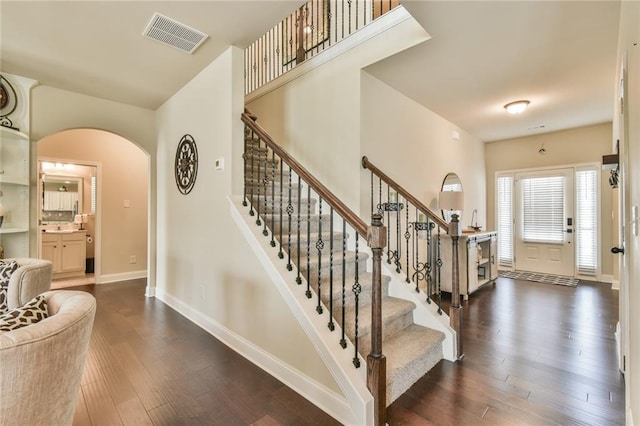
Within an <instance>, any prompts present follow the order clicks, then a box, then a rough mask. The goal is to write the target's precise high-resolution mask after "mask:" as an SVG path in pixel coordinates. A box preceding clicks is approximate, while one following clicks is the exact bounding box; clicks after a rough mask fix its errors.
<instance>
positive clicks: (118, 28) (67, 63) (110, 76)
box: [0, 0, 304, 109]
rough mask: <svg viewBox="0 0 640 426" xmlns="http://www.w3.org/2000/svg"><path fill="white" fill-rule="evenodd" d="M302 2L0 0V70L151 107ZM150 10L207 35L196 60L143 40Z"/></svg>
mask: <svg viewBox="0 0 640 426" xmlns="http://www.w3.org/2000/svg"><path fill="white" fill-rule="evenodd" d="M302 3H304V1H300V0H277V1H276V0H253V1H244V0H233V1H211V0H209V1H202V0H201V1H145V0H138V1H120V0H112V1H51V0H49V1H7V0H0V19H1V29H0V35H1V36H2V38H1V51H0V54H1V56H0V59H1V61H2V62H1V69H2V71H4V72H8V73H10V74H16V75H21V76H24V77H29V78H33V79H36V80H38V81H39V82H40V83H41V84H45V85H48V86H54V87H58V88H61V89H66V90H70V91H74V92H79V93H84V94H88V95H92V96H97V97H100V98H105V99H111V100H114V101H119V102H124V103H127V104H132V105H138V106H141V107H145V108H151V109H156V108H157V107H158V106H160V105H161V104H162V103H163V102H164V101H165V100H167V99H168V98H169V97H170V96H171V95H172V94H174V93H175V92H176V91H177V90H178V89H180V88H181V87H182V86H184V85H185V83H187V82H188V81H189V80H191V79H192V78H193V77H194V76H195V75H196V74H197V73H198V72H200V71H201V70H202V69H204V68H205V67H206V66H207V65H208V64H209V63H211V62H212V61H213V59H214V58H215V57H217V56H218V55H220V54H221V53H222V52H224V51H225V50H226V49H227V48H228V47H229V46H231V45H234V46H238V47H241V48H245V47H246V46H248V45H249V44H251V43H252V42H253V41H255V40H256V39H257V38H258V37H260V36H261V35H262V34H264V33H265V32H267V30H269V29H270V28H271V27H273V26H274V25H275V24H276V23H277V22H279V21H281V20H282V19H283V18H284V17H285V16H287V15H288V14H289V13H291V12H292V11H293V10H295V9H296V8H297V7H298V6H299V5H300V4H302ZM154 12H159V13H161V14H163V15H165V16H168V17H170V18H173V19H175V20H177V21H179V22H181V23H183V24H186V25H188V26H191V27H193V28H195V29H197V30H199V31H202V32H204V33H206V34H208V35H209V39H208V40H207V41H205V42H204V44H202V46H200V48H199V49H198V50H196V52H195V53H194V54H193V55H189V54H187V53H183V52H181V51H179V50H176V49H174V48H171V47H168V46H165V45H162V44H160V43H157V42H155V41H152V40H149V39H146V38H143V37H142V36H141V34H142V32H143V31H144V29H145V27H146V25H147V23H148V22H149V19H150V18H151V16H152V15H153V13H154Z"/></svg>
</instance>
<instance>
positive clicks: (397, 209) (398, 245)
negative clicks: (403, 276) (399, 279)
mask: <svg viewBox="0 0 640 426" xmlns="http://www.w3.org/2000/svg"><path fill="white" fill-rule="evenodd" d="M396 194H397V195H396V206H395V212H396V253H395V255H396V261H395V264H396V272H397V273H400V272H402V268H401V267H400V265H401V263H400V262H401V256H402V242H401V241H400V213H401V211H400V205H401V204H400V195H399V194H398V193H397V192H396Z"/></svg>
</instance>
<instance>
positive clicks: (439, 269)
mask: <svg viewBox="0 0 640 426" xmlns="http://www.w3.org/2000/svg"><path fill="white" fill-rule="evenodd" d="M440 232H441V231H440V227H438V245H437V246H436V252H437V253H436V256H437V260H436V275H437V279H436V296H437V297H438V301H437V302H436V304H437V305H438V313H439V314H440V315H442V309H441V308H440V306H441V305H442V294H441V292H440V277H441V275H440V274H441V272H442V258H441V257H440V248H441V245H440V244H441V236H440Z"/></svg>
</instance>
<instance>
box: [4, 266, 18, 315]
mask: <svg viewBox="0 0 640 426" xmlns="http://www.w3.org/2000/svg"><path fill="white" fill-rule="evenodd" d="M16 269H18V263H17V262H16V261H12V262H2V261H0V315H2V314H4V313H5V312H7V311H8V310H9V296H8V293H9V281H10V279H11V274H13V273H14V272H15V271H16Z"/></svg>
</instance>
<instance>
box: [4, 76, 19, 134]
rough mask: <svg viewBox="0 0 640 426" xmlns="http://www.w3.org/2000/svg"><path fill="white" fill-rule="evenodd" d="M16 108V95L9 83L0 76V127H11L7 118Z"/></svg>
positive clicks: (10, 122)
mask: <svg viewBox="0 0 640 426" xmlns="http://www.w3.org/2000/svg"><path fill="white" fill-rule="evenodd" d="M17 107H18V95H17V94H16V90H15V89H14V88H13V86H12V85H11V83H9V82H8V81H7V79H6V78H4V77H3V76H2V75H0V125H2V126H5V127H10V128H12V129H13V128H14V127H13V122H12V121H11V119H10V118H9V117H8V116H9V115H10V114H12V113H13V112H14V111H15V110H16V108H17Z"/></svg>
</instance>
